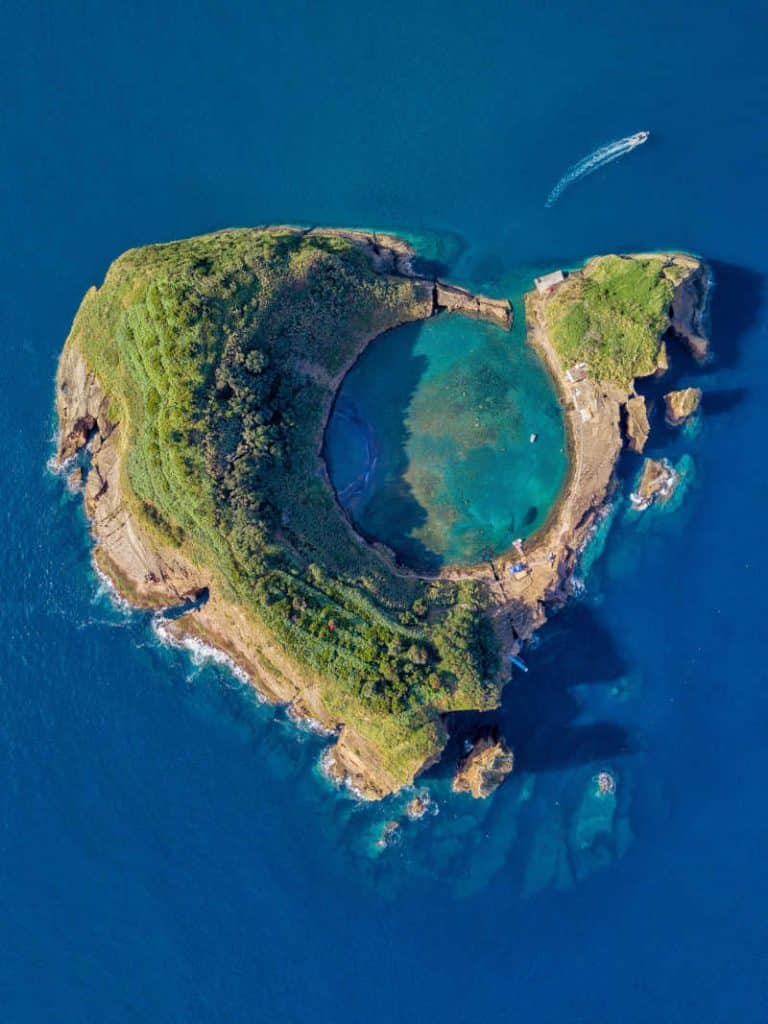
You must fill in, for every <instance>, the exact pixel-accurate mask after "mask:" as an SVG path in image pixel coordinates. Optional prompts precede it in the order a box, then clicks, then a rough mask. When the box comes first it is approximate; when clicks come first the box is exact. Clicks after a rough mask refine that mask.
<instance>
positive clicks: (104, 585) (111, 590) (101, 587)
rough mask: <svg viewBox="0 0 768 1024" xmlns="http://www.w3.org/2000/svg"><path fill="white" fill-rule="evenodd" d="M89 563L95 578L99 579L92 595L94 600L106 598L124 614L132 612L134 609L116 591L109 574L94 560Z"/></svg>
mask: <svg viewBox="0 0 768 1024" xmlns="http://www.w3.org/2000/svg"><path fill="white" fill-rule="evenodd" d="M91 565H92V567H93V571H94V573H95V574H96V579H97V580H98V581H99V582H98V586H97V587H96V592H95V593H94V595H93V597H94V601H98V600H100V599H103V598H106V599H107V600H108V601H109V603H110V604H111V605H112V607H113V608H115V609H116V610H117V611H119V612H122V613H123V614H124V615H128V614H129V613H130V612H132V611H133V610H134V609H133V607H132V606H131V604H130V602H129V601H126V599H125V598H124V597H123V596H122V594H119V593H118V591H117V588H116V587H115V584H114V583H113V582H112V580H111V579H110V578H109V576H107V574H106V573H105V572H102V571H101V569H100V568H99V567H98V565H97V564H96V562H95V561H91Z"/></svg>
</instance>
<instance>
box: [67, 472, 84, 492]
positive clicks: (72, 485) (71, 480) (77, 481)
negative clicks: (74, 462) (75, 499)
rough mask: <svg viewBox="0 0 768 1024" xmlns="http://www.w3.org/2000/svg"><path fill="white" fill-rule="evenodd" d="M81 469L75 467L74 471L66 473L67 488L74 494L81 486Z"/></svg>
mask: <svg viewBox="0 0 768 1024" xmlns="http://www.w3.org/2000/svg"><path fill="white" fill-rule="evenodd" d="M83 479H84V477H83V468H82V466H75V468H74V469H72V470H70V472H69V473H67V487H68V488H69V490H70V491H71V492H72V493H73V494H75V493H76V492H77V491H79V490H80V488H81V487H82V486H83Z"/></svg>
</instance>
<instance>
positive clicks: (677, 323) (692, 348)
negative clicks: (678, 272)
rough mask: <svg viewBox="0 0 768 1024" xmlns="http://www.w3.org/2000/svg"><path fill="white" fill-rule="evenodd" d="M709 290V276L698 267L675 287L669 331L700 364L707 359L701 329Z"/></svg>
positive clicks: (706, 345) (705, 270)
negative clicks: (670, 328) (671, 331)
mask: <svg viewBox="0 0 768 1024" xmlns="http://www.w3.org/2000/svg"><path fill="white" fill-rule="evenodd" d="M709 287H710V279H709V272H708V270H707V269H706V267H704V266H703V265H700V266H699V267H698V269H697V270H696V271H695V272H694V273H692V274H690V275H689V276H688V277H687V278H686V279H685V280H684V281H683V282H682V283H681V284H680V285H678V287H677V288H676V289H675V294H674V297H673V299H672V317H671V326H672V330H673V332H674V334H675V335H676V336H677V337H678V338H679V339H680V340H681V341H682V342H683V343H684V344H685V345H686V346H687V348H688V350H689V352H690V353H691V355H692V356H693V358H694V359H695V360H696V361H697V362H699V363H704V362H706V361H707V358H708V357H709V341H708V340H707V338H706V336H705V326H704V320H705V318H706V313H707V298H708V293H709Z"/></svg>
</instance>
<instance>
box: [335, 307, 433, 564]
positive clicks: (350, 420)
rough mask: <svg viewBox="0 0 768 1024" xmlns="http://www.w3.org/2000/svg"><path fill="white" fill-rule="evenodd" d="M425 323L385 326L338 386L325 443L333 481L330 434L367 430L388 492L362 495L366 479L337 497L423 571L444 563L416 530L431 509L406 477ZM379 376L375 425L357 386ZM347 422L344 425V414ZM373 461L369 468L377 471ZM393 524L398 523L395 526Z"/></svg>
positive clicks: (362, 527)
mask: <svg viewBox="0 0 768 1024" xmlns="http://www.w3.org/2000/svg"><path fill="white" fill-rule="evenodd" d="M422 326H423V325H422V324H420V323H416V324H407V325H405V326H402V327H396V328H394V329H393V330H391V331H386V332H385V333H384V334H381V335H380V336H379V337H378V338H376V339H375V340H374V341H373V342H372V343H371V345H370V346H369V347H368V348H367V349H366V350H365V351H364V352H363V354H362V355H361V356H360V358H359V359H358V361H357V362H356V363H355V365H354V367H353V368H352V370H351V371H350V372H349V373H348V374H347V376H346V377H345V378H344V381H343V382H342V385H341V387H340V388H339V391H338V394H337V396H336V399H335V401H334V405H333V408H332V410H331V415H330V417H329V420H328V428H327V429H326V437H325V440H324V443H323V457H324V459H325V461H326V465H327V467H328V473H329V477H330V479H331V482H332V483H334V486H335V482H334V465H333V460H332V459H331V458H329V446H328V433H329V431H330V430H332V429H336V430H344V429H355V430H358V431H364V432H366V433H367V435H368V436H369V437H371V438H373V437H374V436H375V441H374V442H372V444H369V452H370V451H371V449H372V446H373V447H375V449H376V453H377V458H383V459H385V460H386V462H387V463H388V468H387V473H388V476H389V478H390V479H389V481H388V484H387V487H386V490H385V491H380V492H379V493H374V494H373V495H371V496H370V497H369V498H368V499H367V500H361V496H362V492H363V484H362V481H360V482H359V483H358V484H357V485H356V486H353V487H349V486H348V487H346V488H345V489H344V490H343V491H342V492H341V493H339V491H338V490H337V492H336V496H337V498H338V500H339V503H340V504H341V505H342V507H343V508H344V510H345V512H346V513H347V515H348V516H349V517H350V519H351V520H352V522H353V524H354V526H355V529H356V530H357V531H358V533H360V534H361V535H362V536H363V537H365V539H366V540H368V541H369V542H374V541H381V542H383V543H385V544H387V546H388V547H390V548H391V549H392V550H393V552H394V554H395V556H396V559H397V560H398V561H399V562H402V563H405V564H407V565H408V566H411V567H416V568H418V569H419V570H422V571H424V572H437V571H438V570H439V569H440V567H441V566H442V565H443V561H444V559H443V557H442V555H440V554H438V553H437V552H435V551H432V550H431V549H430V548H428V547H427V546H426V545H425V544H423V543H422V542H421V541H420V540H418V538H415V537H414V536H413V534H414V533H415V531H416V530H418V529H419V528H420V527H422V526H423V525H424V524H425V523H426V521H427V511H426V509H424V508H423V506H422V505H421V504H420V503H419V502H418V501H417V500H416V498H415V497H414V494H413V489H412V487H411V485H410V483H409V482H408V481H407V480H406V479H405V473H406V472H407V470H408V454H407V445H408V441H409V440H410V436H411V432H410V430H409V429H408V426H407V415H408V410H409V408H410V405H411V402H412V400H413V397H414V395H415V394H416V391H417V389H418V386H419V384H420V382H421V379H422V377H423V376H424V373H425V372H426V369H427V359H426V357H425V356H422V355H416V351H415V350H416V345H417V343H418V339H419V334H420V332H421V330H422ZM369 372H370V373H371V375H372V378H373V377H374V376H375V379H376V385H377V387H378V388H379V389H383V390H384V396H383V399H382V396H381V395H380V396H379V403H380V405H381V406H386V422H385V423H382V422H379V423H377V424H376V427H378V430H377V429H376V427H374V425H373V424H372V423H371V422H370V420H369V412H368V410H366V407H365V397H366V396H365V394H364V393H361V392H360V390H359V388H358V387H356V385H359V383H360V377H359V375H360V374H361V373H369ZM342 417H343V420H344V423H343V424H342V423H341V422H340V421H341V418H342ZM372 469H373V467H372V464H369V465H368V466H367V467H365V469H364V472H370V471H372ZM393 523H396V528H395V529H393Z"/></svg>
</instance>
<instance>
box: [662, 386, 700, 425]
mask: <svg viewBox="0 0 768 1024" xmlns="http://www.w3.org/2000/svg"><path fill="white" fill-rule="evenodd" d="M664 404H665V407H666V412H665V416H664V418H665V420H666V422H667V423H668V424H669V426H670V427H679V426H682V424H683V423H685V421H686V420H687V419H689V418H690V417H691V416H693V414H694V413H695V412H696V410H697V409H698V408H699V405H700V404H701V388H682V389H681V390H680V391H668V392H667V394H666V395H664Z"/></svg>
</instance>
